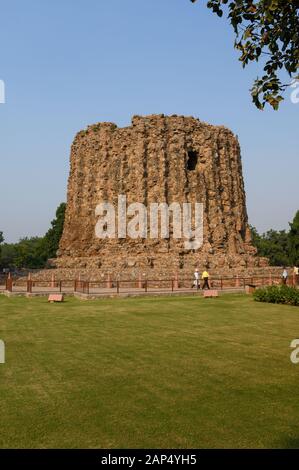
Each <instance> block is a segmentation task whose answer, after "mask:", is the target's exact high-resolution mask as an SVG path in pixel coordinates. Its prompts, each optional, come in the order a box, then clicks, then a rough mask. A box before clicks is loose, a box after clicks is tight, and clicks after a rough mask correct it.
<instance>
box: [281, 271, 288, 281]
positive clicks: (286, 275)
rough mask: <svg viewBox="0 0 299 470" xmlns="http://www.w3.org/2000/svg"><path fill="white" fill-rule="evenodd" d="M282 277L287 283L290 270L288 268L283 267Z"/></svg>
mask: <svg viewBox="0 0 299 470" xmlns="http://www.w3.org/2000/svg"><path fill="white" fill-rule="evenodd" d="M281 277H282V283H283V284H286V283H287V279H288V271H287V270H286V268H283V271H282V275H281Z"/></svg>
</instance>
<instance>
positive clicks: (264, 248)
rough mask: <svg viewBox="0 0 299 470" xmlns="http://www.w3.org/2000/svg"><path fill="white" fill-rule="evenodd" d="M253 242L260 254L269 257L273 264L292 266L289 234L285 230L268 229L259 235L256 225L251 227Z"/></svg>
mask: <svg viewBox="0 0 299 470" xmlns="http://www.w3.org/2000/svg"><path fill="white" fill-rule="evenodd" d="M251 234H252V242H253V244H254V246H255V247H256V248H257V253H258V256H263V257H266V258H269V261H270V264H271V265H272V266H290V265H291V264H292V262H291V259H290V254H289V234H288V233H287V232H286V231H285V230H280V231H276V230H268V232H266V233H263V234H262V235H259V233H258V232H257V230H256V228H255V227H251Z"/></svg>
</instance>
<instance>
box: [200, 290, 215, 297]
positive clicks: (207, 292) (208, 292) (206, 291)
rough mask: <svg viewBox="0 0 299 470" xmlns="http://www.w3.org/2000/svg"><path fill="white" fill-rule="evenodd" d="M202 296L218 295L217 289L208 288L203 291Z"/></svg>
mask: <svg viewBox="0 0 299 470" xmlns="http://www.w3.org/2000/svg"><path fill="white" fill-rule="evenodd" d="M203 296H204V297H218V290H214V289H210V290H204V291H203Z"/></svg>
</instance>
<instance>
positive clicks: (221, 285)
mask: <svg viewBox="0 0 299 470" xmlns="http://www.w3.org/2000/svg"><path fill="white" fill-rule="evenodd" d="M220 287H221V290H223V278H222V276H221V279H220Z"/></svg>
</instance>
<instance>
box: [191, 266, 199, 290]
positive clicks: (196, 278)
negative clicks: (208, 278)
mask: <svg viewBox="0 0 299 470" xmlns="http://www.w3.org/2000/svg"><path fill="white" fill-rule="evenodd" d="M193 287H195V288H196V289H199V288H200V283H199V271H198V269H195V271H194V282H193V285H192V289H193Z"/></svg>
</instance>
